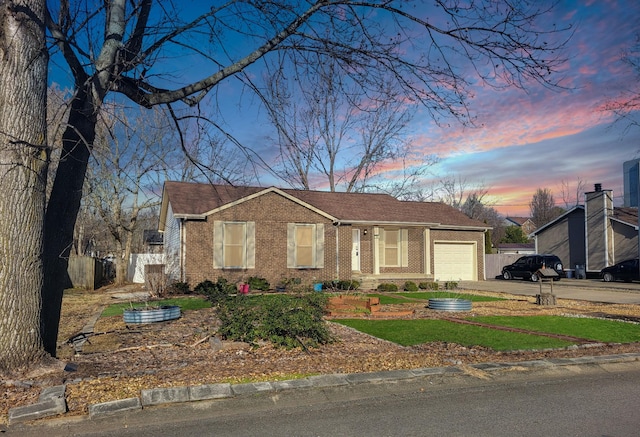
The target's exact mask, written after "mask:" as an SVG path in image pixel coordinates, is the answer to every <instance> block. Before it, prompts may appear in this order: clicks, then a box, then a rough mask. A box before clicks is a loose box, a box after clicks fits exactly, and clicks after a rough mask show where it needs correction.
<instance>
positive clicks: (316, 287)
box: [313, 282, 322, 291]
mask: <svg viewBox="0 0 640 437" xmlns="http://www.w3.org/2000/svg"><path fill="white" fill-rule="evenodd" d="M313 291H322V282H316V283H315V284H313Z"/></svg>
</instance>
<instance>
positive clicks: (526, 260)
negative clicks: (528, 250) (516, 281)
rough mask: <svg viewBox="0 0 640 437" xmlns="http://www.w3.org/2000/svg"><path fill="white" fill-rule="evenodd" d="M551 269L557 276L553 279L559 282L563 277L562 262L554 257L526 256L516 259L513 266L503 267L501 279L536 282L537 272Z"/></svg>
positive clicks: (545, 255) (547, 255) (543, 255)
mask: <svg viewBox="0 0 640 437" xmlns="http://www.w3.org/2000/svg"><path fill="white" fill-rule="evenodd" d="M543 267H545V268H548V269H553V270H555V271H556V273H557V274H558V277H557V278H555V280H556V281H559V280H560V278H561V277H563V276H564V270H563V269H562V267H563V266H562V261H560V258H558V257H557V256H556V255H549V254H542V255H537V254H536V255H526V256H522V257H520V258H518V260H517V261H516V262H514V263H513V264H509V265H508V266H504V267H503V268H502V277H503V278H504V279H507V280H509V279H513V278H522V279H530V280H532V281H533V282H537V281H538V280H539V279H540V278H539V277H538V274H537V271H538V270H540V269H541V268H543Z"/></svg>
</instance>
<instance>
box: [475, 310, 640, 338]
mask: <svg viewBox="0 0 640 437" xmlns="http://www.w3.org/2000/svg"><path fill="white" fill-rule="evenodd" d="M473 320H474V321H476V322H481V323H489V324H492V325H500V326H509V327H513V328H522V329H527V330H530V331H537V332H548V333H553V334H562V335H570V336H573V337H580V338H587V339H590V340H595V341H599V342H604V343H609V342H613V343H632V342H638V341H640V325H636V324H634V323H625V322H621V321H616V320H603V319H590V318H583V317H562V316H528V317H523V316H520V317H513V316H512V317H508V316H482V317H474V318H473Z"/></svg>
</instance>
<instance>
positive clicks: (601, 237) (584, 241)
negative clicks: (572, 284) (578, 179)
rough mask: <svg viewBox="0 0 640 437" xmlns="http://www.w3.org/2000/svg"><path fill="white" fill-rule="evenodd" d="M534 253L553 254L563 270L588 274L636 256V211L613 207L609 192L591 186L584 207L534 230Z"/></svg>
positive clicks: (610, 191) (586, 194)
mask: <svg viewBox="0 0 640 437" xmlns="http://www.w3.org/2000/svg"><path fill="white" fill-rule="evenodd" d="M531 236H533V237H534V238H535V244H536V251H537V253H553V254H555V255H557V256H558V257H560V259H561V260H562V262H563V263H564V265H565V267H566V268H569V269H573V268H574V267H575V266H584V268H585V271H586V272H589V273H596V272H600V270H601V269H603V268H604V267H607V266H610V265H613V264H615V263H617V262H620V261H624V260H626V259H630V258H635V257H637V256H638V209H637V208H630V207H621V208H619V207H614V206H613V192H612V190H603V189H602V186H601V185H600V184H595V186H594V190H593V191H590V192H587V193H585V203H584V205H578V206H575V207H574V208H572V209H570V210H569V211H567V212H566V213H564V214H563V215H561V216H560V217H558V218H556V219H555V220H553V221H552V222H550V223H547V224H546V225H544V226H542V227H541V228H539V229H536V230H535V231H534V232H533V233H532V234H531Z"/></svg>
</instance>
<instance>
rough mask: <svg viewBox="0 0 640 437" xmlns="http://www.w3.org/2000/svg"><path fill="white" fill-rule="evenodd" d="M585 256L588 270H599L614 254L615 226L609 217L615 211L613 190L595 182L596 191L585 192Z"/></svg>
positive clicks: (610, 261)
mask: <svg viewBox="0 0 640 437" xmlns="http://www.w3.org/2000/svg"><path fill="white" fill-rule="evenodd" d="M584 212H585V223H584V230H585V242H586V247H585V255H586V256H585V258H586V260H585V261H586V269H587V271H592V272H593V271H599V270H600V269H602V268H604V267H607V266H609V265H610V264H611V263H612V261H613V260H614V259H615V258H614V256H613V243H614V238H613V228H612V227H611V221H610V219H609V217H610V215H611V213H612V212H613V191H612V190H603V189H602V184H594V191H592V192H590V193H585V211H584Z"/></svg>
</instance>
